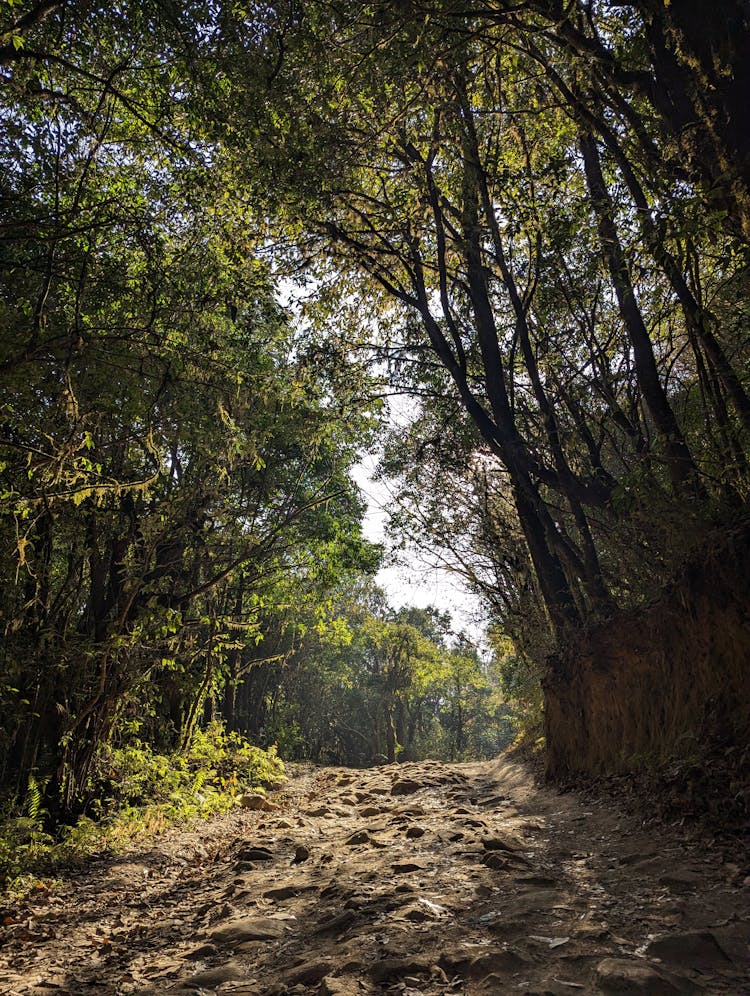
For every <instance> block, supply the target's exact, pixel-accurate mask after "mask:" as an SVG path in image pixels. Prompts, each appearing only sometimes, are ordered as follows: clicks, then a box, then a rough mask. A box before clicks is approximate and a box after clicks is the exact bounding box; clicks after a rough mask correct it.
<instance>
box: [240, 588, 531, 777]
mask: <svg viewBox="0 0 750 996" xmlns="http://www.w3.org/2000/svg"><path fill="white" fill-rule="evenodd" d="M255 679H256V682H257V684H256V685H255V694H256V696H257V697H259V693H260V690H261V688H262V687H263V685H262V676H261V674H260V673H256V675H255ZM265 687H267V689H268V693H267V695H268V698H267V699H266V702H265V709H264V710H263V712H262V717H261V718H259V719H256V722H257V723H258V724H259V725H257V726H256V727H252V726H251V729H252V731H253V735H254V736H261V735H262V736H265V737H266V738H269V739H272V740H273V741H275V742H278V744H279V750H280V751H281V753H282V755H283V756H284V757H288V758H294V759H299V760H301V759H311V760H314V761H317V762H319V763H320V762H322V763H335V764H349V765H355V766H366V765H370V764H379V763H385V762H388V761H394V760H397V759H400V760H417V759H422V758H426V757H437V758H442V759H445V760H470V759H472V758H480V757H492V756H494V755H495V754H497V753H498V752H499V751H500V750H501V749H502V748H503V747H504V746H507V744H508V743H510V742H511V741H512V740H513V738H514V736H515V732H516V727H515V725H514V723H513V720H512V717H511V715H510V710H509V708H508V707H507V706H506V704H505V701H504V698H503V696H502V695H501V693H500V692H499V689H498V679H497V675H496V673H495V666H494V663H493V661H491V660H485V659H484V658H483V657H482V656H481V655H480V654H479V652H478V651H477V649H476V647H475V646H474V645H473V644H472V643H471V641H470V640H469V639H468V638H467V637H466V636H464V635H463V634H452V632H451V623H450V618H449V616H447V615H446V614H445V613H441V612H440V611H438V610H437V609H432V608H431V609H414V608H404V609H399V610H397V611H394V610H392V609H390V608H389V607H388V606H387V605H385V604H383V602H382V599H381V598H380V596H379V594H378V592H377V591H373V590H372V589H371V588H365V589H363V590H361V591H359V592H358V593H356V595H355V596H354V597H352V594H351V593H347V594H344V593H341V595H340V597H339V599H338V600H336V599H334V601H333V604H332V606H331V613H330V615H329V616H328V617H327V618H326V619H324V620H322V621H320V622H319V624H318V625H317V626H316V627H315V628H314V629H311V630H309V631H308V632H307V634H306V635H305V637H304V638H302V639H301V640H300V642H299V644H298V646H297V647H296V649H295V651H294V652H293V653H292V654H291V655H290V656H289V658H288V659H287V660H286V662H285V664H284V666H283V668H282V669H281V670H280V671H279V673H278V674H277V675H275V676H274V678H273V679H272V680H270V681H268V683H267V685H266V686H265Z"/></svg>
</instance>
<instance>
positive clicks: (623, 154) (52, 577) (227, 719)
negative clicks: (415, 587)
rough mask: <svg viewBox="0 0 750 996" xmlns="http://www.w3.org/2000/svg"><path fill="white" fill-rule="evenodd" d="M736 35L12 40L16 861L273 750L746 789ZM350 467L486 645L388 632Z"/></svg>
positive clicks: (45, 24)
mask: <svg viewBox="0 0 750 996" xmlns="http://www.w3.org/2000/svg"><path fill="white" fill-rule="evenodd" d="M748 38H750V24H749V23H748V11H747V5H746V3H744V2H743V0H717V2H715V3H713V4H711V5H707V4H705V3H703V2H701V0H672V2H671V3H669V2H663V0H632V2H610V0H520V2H519V0H512V2H511V0H492V2H484V0H477V2H471V0H463V2H460V0H435V2H433V0H399V2H397V3H386V2H384V0H376V2H374V3H353V2H346V0H307V2H301V0H280V2H278V3H276V2H269V3H264V2H253V0H250V2H242V0H240V2H236V3H232V4H228V3H221V2H215V0H189V2H187V3H183V4H176V3H172V2H171V0H122V2H121V3H117V4H114V5H101V4H98V3H96V2H90V0H75V2H67V3H65V2H55V0H41V2H39V3H33V2H26V0H4V2H3V3H2V4H0V77H1V79H2V116H1V118H0V159H1V160H2V170H1V171H0V205H1V209H0V270H1V272H2V285H1V292H0V293H1V296H0V322H1V323H2V335H1V336H0V378H1V379H2V390H1V392H0V540H1V542H0V578H1V581H0V632H1V633H2V642H1V643H0V793H1V794H2V800H1V805H2V814H3V819H4V820H5V821H6V822H7V821H8V820H11V821H12V820H15V821H16V823H15V825H16V827H17V828H18V827H21V824H20V823H19V820H21V821H22V823H23V826H22V827H21V829H17V830H16V831H14V832H16V833H18V834H22V833H26V832H27V831H28V827H29V826H30V825H31V826H34V827H36V828H41V827H43V828H44V830H45V832H49V833H54V832H55V828H57V827H60V826H66V825H67V826H71V825H72V824H73V823H74V822H75V821H76V820H78V819H80V818H81V817H84V818H95V817H97V814H99V815H100V814H101V813H102V812H103V811H105V810H106V809H107V808H108V807H109V806H111V805H114V804H115V802H114V800H117V801H118V804H120V803H123V802H127V803H136V802H140V801H142V800H143V799H144V798H145V797H146V796H147V795H148V794H149V792H154V791H156V786H157V784H158V782H159V781H160V780H161V781H164V780H165V779H166V781H167V782H169V785H168V789H169V790H170V791H172V792H173V793H175V792H178V790H179V791H181V790H182V788H184V786H185V785H187V787H188V789H189V791H190V792H192V793H193V794H195V793H196V792H197V791H198V790H199V789H200V790H201V792H202V798H203V797H205V796H206V793H207V792H208V788H209V783H211V784H213V786H214V790H215V795H216V799H217V800H218V799H219V797H221V798H224V796H225V795H226V794H227V793H228V792H229V793H230V794H231V793H232V792H239V791H240V790H241V788H242V786H241V785H240V786H237V785H236V776H235V775H234V774H233V764H234V763H235V762H234V761H231V760H227V758H235V757H236V756H238V755H241V756H242V757H243V758H244V759H245V761H247V758H248V757H250V754H251V753H252V752H253V751H254V752H255V753H253V754H252V757H253V762H252V763H253V765H255V767H256V768H257V769H259V770H261V771H263V770H265V771H266V773H268V771H269V770H272V771H277V766H278V761H277V754H278V756H280V757H281V758H282V759H285V760H308V761H313V762H316V763H320V764H346V765H351V766H355V767H367V766H371V765H374V764H381V763H386V762H394V761H397V760H402V761H410V760H419V759H422V758H429V757H432V758H440V759H444V760H449V761H454V760H472V759H477V758H483V757H485V758H487V757H493V756H495V755H496V754H497V753H498V752H499V751H500V750H501V749H503V748H504V747H506V746H508V745H509V744H511V743H512V742H513V741H514V740H515V738H516V737H518V736H519V735H522V736H524V735H525V736H526V737H527V738H530V739H531V741H532V742H534V743H535V744H537V745H541V744H542V743H544V742H545V741H546V750H547V757H548V762H547V763H548V771H549V773H550V774H551V775H552V776H559V775H566V776H567V775H570V774H571V773H573V774H575V773H576V772H592V771H597V772H602V771H613V770H621V769H625V770H631V769H635V768H638V767H639V766H643V765H646V766H652V767H653V766H656V767H658V766H659V765H663V764H665V763H666V762H667V761H674V759H675V758H677V759H679V758H684V757H685V756H687V755H689V756H690V759H691V762H695V763H697V762H698V761H699V760H700V758H701V757H703V756H704V755H705V756H708V755H709V754H710V752H711V750H713V749H714V748H715V747H716V745H719V746H720V747H721V749H722V750H723V751H724V756H725V757H727V756H728V757H730V760H731V763H732V764H733V765H736V766H737V767H738V769H739V768H741V767H742V765H744V766H745V768H746V769H750V758H749V757H748V752H747V749H746V744H747V736H748V733H750V721H749V720H748V716H750V679H749V677H748V669H747V655H748V652H749V651H750V627H749V626H748V604H749V601H748V582H749V581H750V576H749V575H750V570H749V564H750V556H748V554H749V552H750V546H749V543H750V532H748V517H747V495H748V486H749V484H750V465H749V463H748V460H749V459H750V451H749V446H750V382H749V377H748V358H749V354H750V341H749V339H748V328H749V324H748V322H749V317H750V316H749V315H748V293H747V292H748V270H747V262H748V241H749V239H750V131H748V129H747V121H746V114H747V107H748V106H750V59H748V57H747V43H748ZM396 415H397V417H396ZM366 452H371V453H372V452H375V453H377V454H378V455H379V470H378V473H379V475H380V476H381V478H382V479H383V480H386V481H388V482H389V487H390V488H391V490H392V491H393V494H394V502H393V506H392V509H391V516H390V530H391V533H392V535H393V536H394V537H396V542H397V543H399V544H400V545H401V546H402V547H403V548H405V549H407V550H410V551H422V552H424V551H427V552H430V553H431V555H432V556H434V557H435V558H436V559H438V560H439V561H440V562H441V563H442V564H444V565H445V566H446V567H447V568H448V569H449V570H450V571H452V572H453V573H454V574H456V575H458V576H460V577H461V578H462V579H463V582H464V584H465V585H466V586H467V587H468V589H469V590H470V591H471V592H472V593H473V595H474V596H475V597H476V600H477V604H478V606H480V607H481V608H480V611H481V614H482V617H483V619H484V621H485V623H486V625H487V630H488V641H487V642H488V646H486V647H478V646H477V645H476V641H475V640H474V639H473V637H472V636H471V635H470V634H467V633H465V632H460V631H457V630H456V627H455V625H454V623H453V621H452V619H451V617H450V614H449V613H447V612H446V611H445V610H444V608H442V607H432V608H426V609H423V608H415V607H409V606H407V607H394V606H392V605H389V603H388V600H387V596H386V595H385V594H384V592H383V591H382V590H381V589H380V588H379V587H378V585H377V581H376V575H377V572H378V569H379V567H380V566H381V564H382V562H383V556H384V551H383V548H382V546H381V545H379V544H376V543H372V542H371V541H369V540H368V539H367V538H366V536H365V533H364V532H363V518H364V514H365V507H366V503H365V499H364V497H363V495H362V494H361V493H360V492H359V490H358V488H357V486H356V485H355V483H354V482H353V479H352V476H351V474H352V472H353V471H354V468H355V467H356V466H357V464H358V462H359V461H360V460H361V458H362V455H363V454H364V453H366ZM250 745H252V747H251V746H250ZM686 745H687V746H686ZM206 758H208V764H209V767H212V773H211V778H212V779H213V782H211V778H207V776H206V774H205V770H204V768H202V767H201V759H203V761H205V760H206ZM170 759H171V760H170ZM175 759H178V760H175ZM180 759H181V760H180ZM204 767H205V766H204ZM166 771H170V772H171V774H170V776H169V778H166V775H165V772H166ZM201 772H203V773H202V774H201ZM181 779H182V781H181ZM183 783H184V784H183ZM196 786H197V787H196ZM209 794H210V793H209ZM209 802H210V799H209ZM216 805H219V802H218V801H217V802H216ZM738 805H739V803H738ZM23 820H25V822H23ZM24 828H25V829H24ZM15 839H16V842H17V840H18V839H21V838H15ZM23 839H26V838H23ZM2 857H3V850H2V847H0V859H2Z"/></svg>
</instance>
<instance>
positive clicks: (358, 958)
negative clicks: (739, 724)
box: [0, 760, 750, 996]
mask: <svg viewBox="0 0 750 996" xmlns="http://www.w3.org/2000/svg"><path fill="white" fill-rule="evenodd" d="M271 798H272V799H273V800H274V801H275V803H276V804H277V805H278V809H277V810H274V811H271V812H259V811H248V810H239V809H238V810H237V811H235V812H233V813H231V814H229V815H228V816H225V817H222V818H220V819H216V820H213V821H211V822H209V823H207V824H204V825H203V826H202V827H201V828H198V829H193V830H190V831H180V832H173V833H170V834H169V835H164V836H163V837H161V838H158V839H157V840H156V841H155V842H154V843H153V844H152V846H151V849H149V850H148V851H144V850H141V851H139V852H131V853H129V854H127V855H125V856H124V857H120V858H107V859H100V860H97V861H96V862H93V863H92V864H90V865H89V866H87V867H86V868H85V869H82V870H79V871H76V872H73V873H71V874H70V875H69V876H68V877H67V878H65V879H63V880H62V882H61V883H60V885H59V886H58V887H57V888H55V889H53V890H52V891H50V892H49V893H48V894H47V893H42V894H38V895H37V896H36V897H35V898H34V900H33V901H31V902H30V904H27V906H26V907H25V908H24V909H23V910H18V911H15V913H14V914H13V915H8V916H6V917H5V919H6V923H5V926H4V927H2V928H0V932H1V933H2V940H3V947H2V949H0V992H2V993H8V994H14V996H16V994H17V996H20V994H24V996H25V994H31V993H33V994H35V996H41V994H44V996H56V994H63V993H66V994H68V993H69V994H75V996H79V994H80V996H84V994H86V996H88V994H93V993H97V994H105V996H108V994H115V993H117V994H136V993H137V994H140V996H161V994H167V993H180V992H182V993H189V992H193V993H234V994H243V996H251V994H253V996H265V994H273V993H275V994H282V993H299V994H306V993H316V994H320V996H326V994H329V996H332V994H341V996H354V994H363V993H364V994H367V993H369V994H374V993H401V994H404V996H415V994H443V993H453V994H456V993H527V994H532V993H533V994H547V993H551V994H561V996H562V994H574V993H576V992H582V993H616V994H626V993H648V994H673V993H701V992H703V993H710V994H714V993H731V994H735V996H736V994H741V993H750V981H749V980H750V973H749V964H750V963H749V960H748V941H750V887H749V886H750V879H748V878H747V877H746V875H747V869H743V868H742V867H740V866H738V865H737V864H736V863H734V864H733V863H731V862H729V861H727V860H726V857H725V856H723V855H722V852H721V848H719V847H716V846H712V843H711V841H708V840H705V839H704V840H703V841H702V842H701V841H700V840H699V839H697V838H690V837H688V836H687V835H686V834H684V833H683V832H681V831H680V830H679V828H675V829H663V830H659V831H656V832H655V831H653V830H644V829H643V827H642V824H641V823H640V821H639V820H638V819H637V818H636V817H635V816H633V815H631V814H628V813H625V812H623V811H621V810H617V809H616V808H615V807H614V806H613V804H611V803H605V802H603V801H602V802H600V803H597V804H590V803H589V804H583V803H581V801H580V800H579V799H577V798H576V796H575V795H573V794H565V795H558V794H556V793H554V792H551V791H544V790H540V789H538V788H535V787H534V785H533V783H532V780H531V778H530V776H529V775H528V773H527V772H526V771H525V769H524V768H523V767H521V766H519V765H517V764H515V763H513V762H510V761H507V760H498V761H495V762H489V763H482V764H456V765H448V764H440V763H431V762H426V763H419V764H401V765H391V766H386V767H382V768H376V769H371V770H368V771H353V770H348V769H343V768H327V769H317V770H312V769H299V770H296V771H295V772H294V773H293V777H292V778H291V780H290V782H289V783H288V785H287V786H286V787H285V789H284V790H283V791H282V792H280V793H278V794H277V795H276V796H273V797H271ZM247 801H248V802H250V801H251V800H247ZM586 805H588V808H586Z"/></svg>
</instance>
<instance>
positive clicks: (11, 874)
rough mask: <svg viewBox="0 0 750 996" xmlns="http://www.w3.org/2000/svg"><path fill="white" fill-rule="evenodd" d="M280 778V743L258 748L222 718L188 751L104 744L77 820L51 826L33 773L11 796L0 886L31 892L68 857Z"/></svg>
mask: <svg viewBox="0 0 750 996" xmlns="http://www.w3.org/2000/svg"><path fill="white" fill-rule="evenodd" d="M283 781H284V765H283V763H282V761H281V760H280V758H279V757H278V756H277V754H276V749H275V747H271V748H270V749H269V750H261V749H260V748H259V747H254V746H253V745H252V744H250V743H249V742H248V741H247V740H246V739H245V738H244V737H242V736H241V735H240V734H238V733H228V732H227V731H226V730H225V729H224V727H223V725H222V724H221V723H212V724H210V725H209V726H208V728H207V729H205V730H198V731H197V732H196V733H195V735H194V737H193V741H192V743H191V744H190V746H189V747H188V749H187V750H186V751H184V752H179V751H178V752H175V753H173V754H169V755H165V754H157V753H155V752H154V751H153V749H152V748H151V747H150V746H149V745H148V744H146V743H143V742H141V741H138V740H135V741H132V742H131V743H128V744H126V745H123V746H120V747H113V746H110V745H107V746H105V747H104V748H103V749H102V751H101V752H100V754H99V757H98V758H97V763H96V766H95V771H94V774H93V775H92V777H91V780H90V783H89V785H88V790H87V800H88V801H87V805H86V810H87V812H86V814H85V815H84V816H81V817H80V818H79V819H78V820H77V821H76V823H75V824H74V825H73V826H61V827H56V828H55V831H54V835H53V833H50V832H48V831H49V827H45V820H46V819H47V818H48V814H47V813H46V812H45V811H44V809H43V808H42V805H41V792H40V789H39V786H38V785H37V784H36V782H35V781H34V779H33V778H32V779H30V783H29V788H28V792H27V797H26V799H25V800H24V802H23V803H22V805H20V806H18V805H15V806H14V805H13V804H12V802H11V801H8V802H6V807H5V815H4V816H3V817H0V888H4V889H8V888H13V889H15V890H16V891H26V890H28V888H30V887H31V886H32V885H33V883H34V882H35V881H36V880H37V879H38V877H39V876H44V875H49V874H51V873H53V872H54V870H55V869H56V868H58V867H60V866H62V865H64V864H68V863H70V862H73V861H78V860H81V859H83V858H86V857H88V856H90V855H92V854H95V853H97V852H101V851H105V850H118V849H120V848H122V847H123V846H125V845H127V844H128V843H129V842H130V841H132V840H133V839H134V838H135V837H138V836H141V835H143V834H151V833H156V832H159V831H161V830H163V829H166V827H168V826H170V825H172V824H174V823H177V822H184V821H190V820H194V819H198V818H201V817H207V816H210V815H211V814H214V813H220V812H225V811H226V810H228V809H230V808H231V807H232V806H234V805H235V804H236V799H237V796H238V795H241V794H242V793H243V792H246V791H248V790H249V789H253V790H258V789H260V790H265V789H266V788H271V787H273V786H277V785H279V784H280V783H281V782H283ZM19 810H20V815H19Z"/></svg>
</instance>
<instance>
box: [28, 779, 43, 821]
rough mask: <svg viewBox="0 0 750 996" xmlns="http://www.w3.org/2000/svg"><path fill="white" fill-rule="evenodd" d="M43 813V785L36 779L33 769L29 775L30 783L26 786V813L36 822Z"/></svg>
mask: <svg viewBox="0 0 750 996" xmlns="http://www.w3.org/2000/svg"><path fill="white" fill-rule="evenodd" d="M41 813H42V786H40V784H39V782H38V781H37V780H36V776H35V775H34V772H33V771H32V772H31V774H30V775H29V783H28V785H27V787H26V814H27V816H28V817H29V819H31V820H34V822H36V821H37V820H38V819H39V817H40V815H41Z"/></svg>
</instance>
